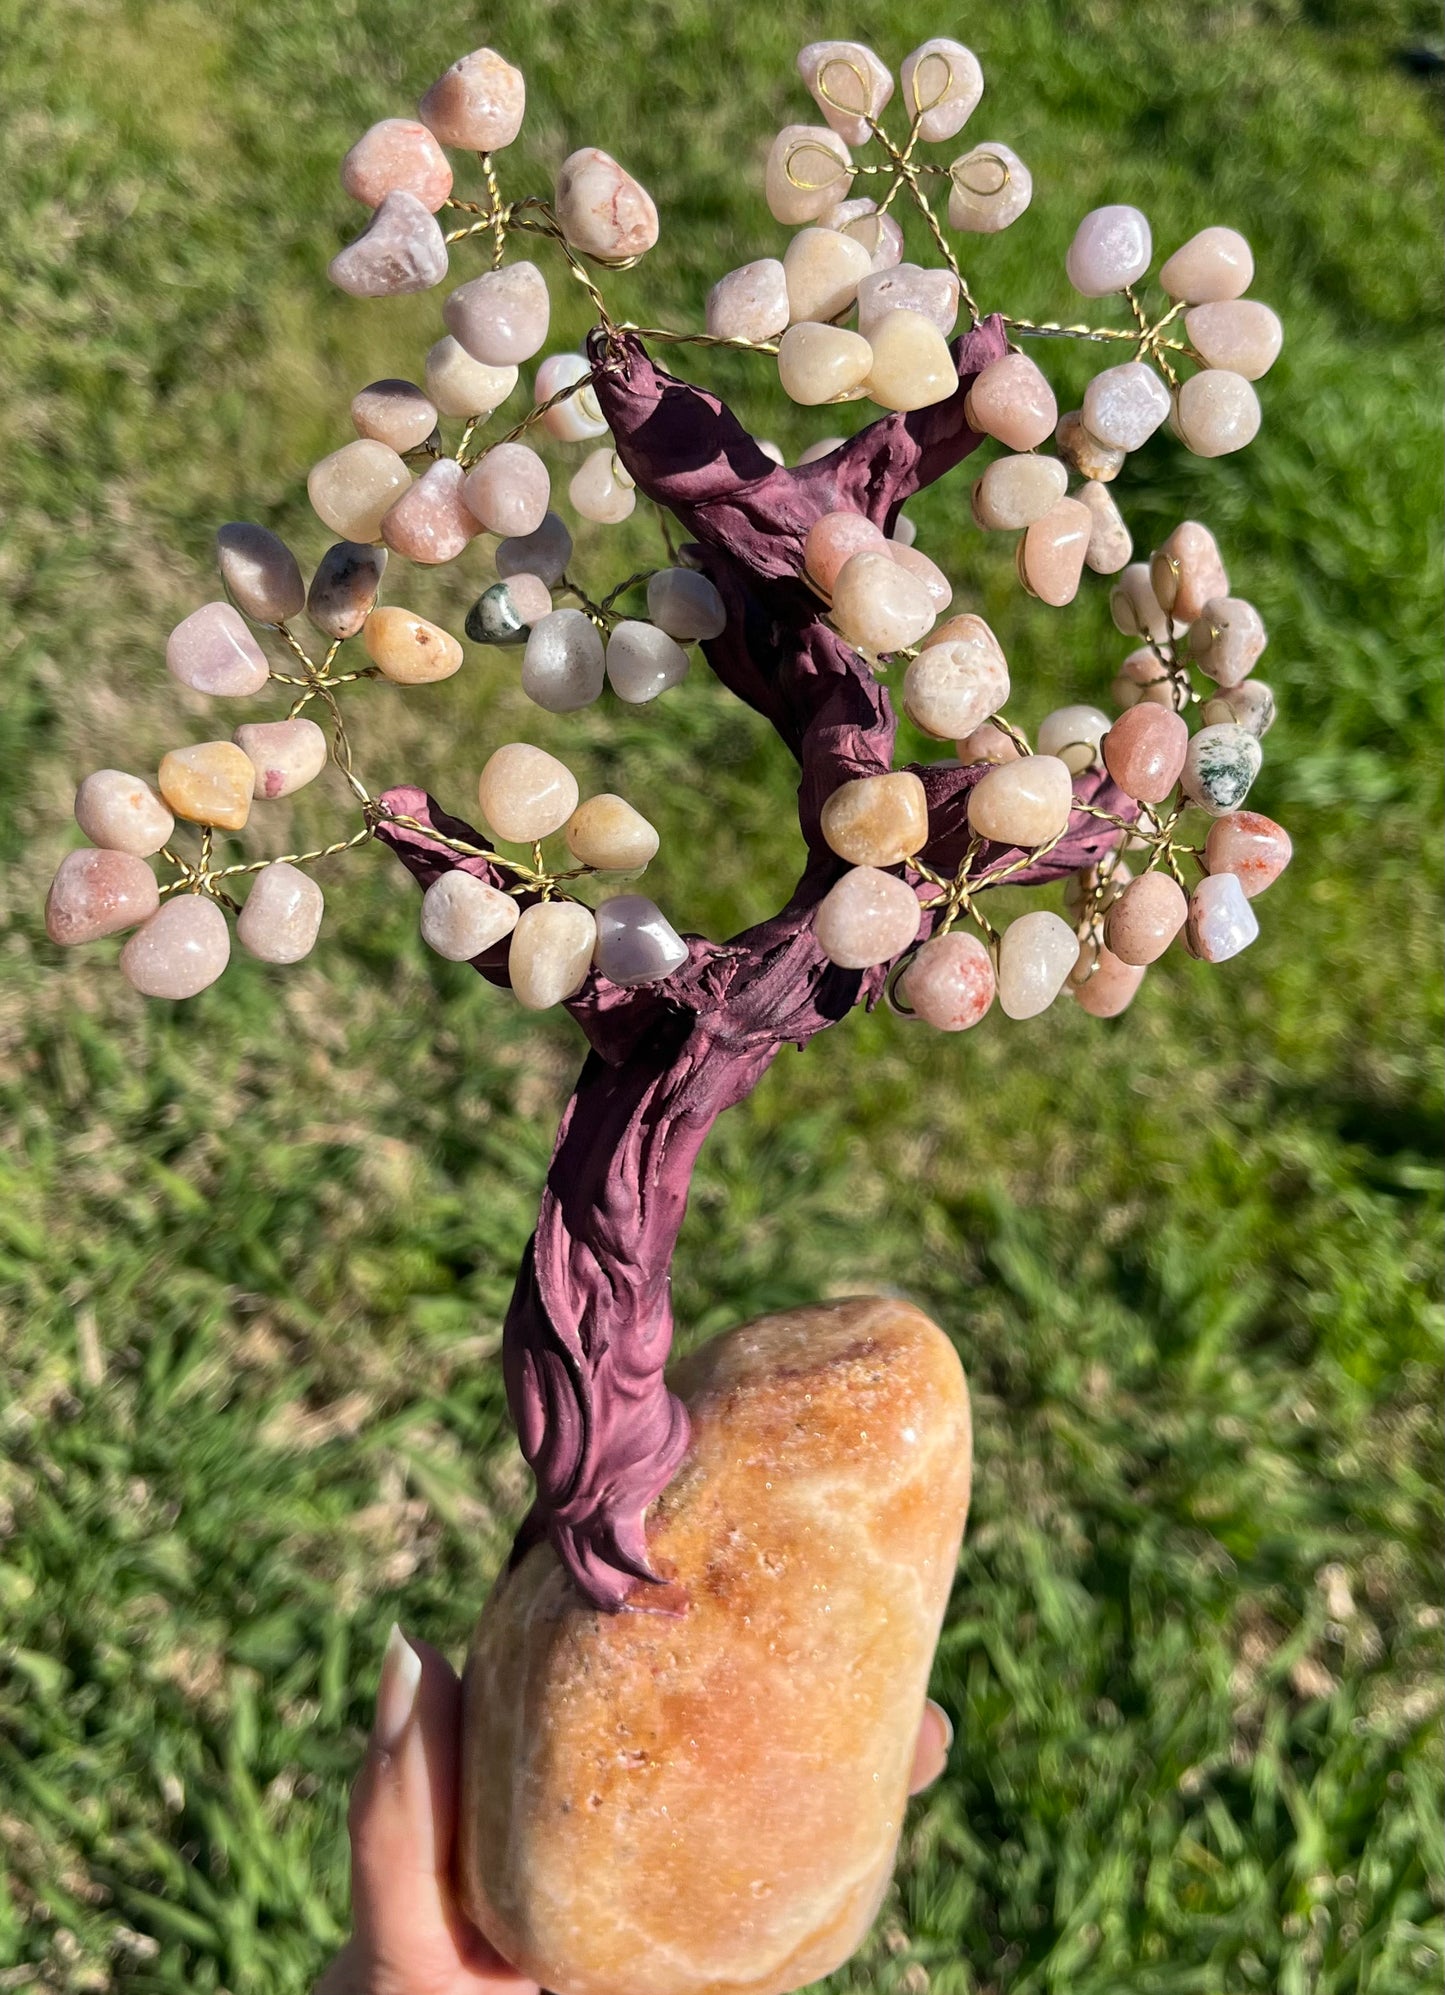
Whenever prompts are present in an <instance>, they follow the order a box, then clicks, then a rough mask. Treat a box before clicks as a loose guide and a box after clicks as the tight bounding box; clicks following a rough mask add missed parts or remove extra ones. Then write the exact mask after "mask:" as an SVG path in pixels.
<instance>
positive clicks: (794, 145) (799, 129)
mask: <svg viewBox="0 0 1445 1995" xmlns="http://www.w3.org/2000/svg"><path fill="white" fill-rule="evenodd" d="M852 184H853V157H852V154H851V153H850V152H849V150H848V148H847V146H846V145H844V143H843V141H842V139H840V138H839V136H838V134H837V133H836V132H834V131H830V130H829V128H828V126H827V125H784V127H783V129H782V130H781V131H780V132H779V133H778V136H777V137H776V138H775V139H774V140H773V146H772V151H771V152H770V153H769V154H768V164H767V168H766V171H765V173H764V176H763V190H764V193H765V195H766V198H767V203H768V207H769V209H770V211H771V213H772V217H773V220H774V221H775V222H782V223H784V224H785V225H786V226H788V227H791V228H796V227H797V226H798V224H799V223H800V222H815V221H817V219H818V217H819V216H820V215H821V214H823V212H824V211H825V210H826V209H828V208H832V207H836V206H837V204H838V202H840V201H845V200H846V199H847V198H848V190H849V188H850V187H851V186H852Z"/></svg>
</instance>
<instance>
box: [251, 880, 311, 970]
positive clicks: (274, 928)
mask: <svg viewBox="0 0 1445 1995" xmlns="http://www.w3.org/2000/svg"><path fill="white" fill-rule="evenodd" d="M325 906H326V902H325V898H324V896H323V894H322V892H321V889H320V887H318V886H317V884H316V882H315V881H314V880H313V879H312V878H311V875H310V874H309V873H303V872H302V870H301V868H300V867H299V866H292V865H290V864H289V863H288V862H287V861H286V860H284V859H278V860H277V861H276V862H275V863H274V864H273V865H270V866H264V867H262V869H261V871H260V872H259V873H258V874H257V875H256V877H255V879H254V880H253V881H252V883H251V891H250V892H249V893H248V894H247V896H246V904H245V906H244V907H243V908H242V909H241V912H240V914H239V915H237V917H236V940H237V941H238V942H239V943H240V944H241V947H242V948H243V949H245V950H247V951H248V952H249V954H251V955H252V956H255V957H257V958H258V960H259V961H261V962H262V963H299V962H300V961H301V959H302V957H303V956H309V955H310V954H311V951H312V950H313V949H314V948H315V947H316V938H317V936H318V935H319V934H320V932H321V917H322V914H323V913H324V911H325Z"/></svg>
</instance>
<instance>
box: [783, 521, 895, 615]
mask: <svg viewBox="0 0 1445 1995" xmlns="http://www.w3.org/2000/svg"><path fill="white" fill-rule="evenodd" d="M865 548H871V549H873V550H874V551H875V552H876V553H882V552H883V551H884V537H883V529H882V528H881V527H877V526H875V525H874V524H873V522H872V520H870V519H869V518H868V516H867V514H866V513H851V512H837V513H824V514H823V516H822V518H821V519H816V520H814V522H813V524H812V525H811V526H810V527H809V528H808V537H807V539H806V540H805V541H804V543H803V565H804V567H805V568H806V569H807V571H808V573H809V574H810V575H811V576H812V578H813V580H814V581H815V582H816V583H817V585H818V587H819V588H820V589H821V590H822V591H823V592H824V594H825V595H831V594H832V591H833V585H834V583H835V582H836V581H837V579H838V575H839V572H840V571H841V569H842V568H843V566H844V564H845V563H846V562H848V561H851V560H852V558H853V556H854V555H855V554H860V553H862V551H863V550H864V549H865Z"/></svg>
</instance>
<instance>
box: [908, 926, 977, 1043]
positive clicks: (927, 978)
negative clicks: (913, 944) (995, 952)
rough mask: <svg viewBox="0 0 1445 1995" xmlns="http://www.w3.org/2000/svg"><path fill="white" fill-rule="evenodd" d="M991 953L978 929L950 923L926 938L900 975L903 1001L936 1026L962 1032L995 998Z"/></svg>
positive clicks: (972, 1023)
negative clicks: (969, 930) (952, 926)
mask: <svg viewBox="0 0 1445 1995" xmlns="http://www.w3.org/2000/svg"><path fill="white" fill-rule="evenodd" d="M996 989H997V983H996V980H995V977H994V971H993V958H992V957H991V956H990V955H989V953H988V949H987V948H986V946H985V945H984V943H983V942H982V941H981V940H980V939H979V937H978V936H976V935H969V934H967V933H960V932H959V931H958V930H957V929H950V931H949V932H948V934H947V935H935V936H933V937H932V938H931V940H929V941H927V942H925V943H924V944H923V946H922V948H921V949H920V950H919V951H918V954H917V955H916V956H915V957H914V959H913V961H912V962H911V963H910V964H909V965H908V967H907V969H906V970H905V971H904V972H903V974H902V976H901V977H899V979H898V984H897V995H898V998H899V999H900V1000H901V1002H902V1003H903V1004H904V1005H905V1006H906V1007H907V1008H908V1009H909V1010H910V1011H912V1012H913V1013H914V1014H915V1016H917V1017H918V1018H921V1019H922V1020H923V1022H924V1024H925V1025H931V1026H933V1027H934V1029H935V1030H936V1031H938V1032H966V1031H967V1030H968V1028H969V1027H970V1026H971V1025H977V1024H978V1022H979V1020H980V1019H981V1018H982V1017H983V1016H984V1014H985V1013H986V1012H987V1010H988V1008H989V1006H990V1005H991V1004H992V1003H993V1000H994V992H995V990H996Z"/></svg>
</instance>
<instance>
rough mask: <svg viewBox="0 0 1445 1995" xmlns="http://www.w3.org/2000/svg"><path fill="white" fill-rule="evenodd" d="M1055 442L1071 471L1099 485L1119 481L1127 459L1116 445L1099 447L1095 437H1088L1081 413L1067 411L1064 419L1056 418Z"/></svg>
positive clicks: (1075, 410) (1100, 444) (1082, 413)
mask: <svg viewBox="0 0 1445 1995" xmlns="http://www.w3.org/2000/svg"><path fill="white" fill-rule="evenodd" d="M1054 442H1055V443H1056V444H1057V445H1058V447H1059V455H1060V457H1062V458H1063V460H1064V462H1065V464H1067V465H1068V467H1069V469H1070V470H1071V471H1077V472H1078V474H1079V476H1080V477H1081V478H1085V479H1088V480H1090V481H1091V482H1094V483H1097V484H1100V485H1107V484H1108V483H1109V482H1110V481H1111V480H1112V479H1114V478H1117V477H1118V475H1119V473H1120V472H1121V471H1122V470H1123V468H1124V461H1125V459H1126V458H1127V457H1128V455H1129V453H1128V451H1127V450H1120V449H1119V447H1118V445H1117V444H1112V443H1100V441H1099V439H1098V438H1097V437H1096V436H1091V435H1090V434H1089V430H1088V426H1087V424H1086V423H1085V421H1084V412H1083V410H1082V409H1070V410H1069V412H1068V414H1067V415H1062V416H1060V417H1059V420H1058V424H1057V426H1056V428H1055V430H1054Z"/></svg>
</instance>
